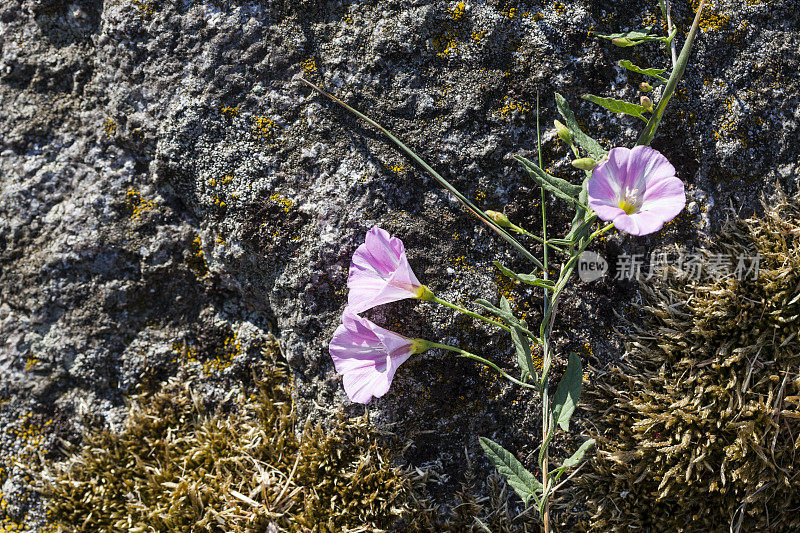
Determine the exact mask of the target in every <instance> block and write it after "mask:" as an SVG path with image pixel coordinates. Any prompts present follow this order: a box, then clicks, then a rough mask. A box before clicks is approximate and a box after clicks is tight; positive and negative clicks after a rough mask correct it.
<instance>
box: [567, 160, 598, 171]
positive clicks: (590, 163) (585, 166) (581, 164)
mask: <svg viewBox="0 0 800 533" xmlns="http://www.w3.org/2000/svg"><path fill="white" fill-rule="evenodd" d="M572 166H573V167H575V168H579V169H581V170H592V169H593V168H594V167H596V166H597V161H595V160H594V159H593V158H591V157H583V158H581V159H575V160H574V161H573V162H572Z"/></svg>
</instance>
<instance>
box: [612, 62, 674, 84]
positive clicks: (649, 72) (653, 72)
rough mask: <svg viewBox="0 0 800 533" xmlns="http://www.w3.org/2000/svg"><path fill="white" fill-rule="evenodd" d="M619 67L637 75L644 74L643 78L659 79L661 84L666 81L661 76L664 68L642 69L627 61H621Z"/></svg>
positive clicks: (664, 70)
mask: <svg viewBox="0 0 800 533" xmlns="http://www.w3.org/2000/svg"><path fill="white" fill-rule="evenodd" d="M619 66H621V67H622V68H626V69H628V70H630V71H631V72H636V73H637V74H644V75H645V76H652V77H653V78H656V79H659V80H661V81H663V82H666V81H667V78H665V77H663V76H662V75H661V74H663V73H665V72H666V71H667V69H665V68H642V67H637V66H636V65H634V64H633V63H631V62H630V61H628V60H627V59H623V60H622V61H620V62H619Z"/></svg>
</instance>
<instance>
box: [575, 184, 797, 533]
mask: <svg viewBox="0 0 800 533" xmlns="http://www.w3.org/2000/svg"><path fill="white" fill-rule="evenodd" d="M711 251H713V252H715V253H726V254H730V255H733V256H734V257H735V256H737V255H738V254H747V255H751V254H754V253H758V254H760V255H761V265H760V273H759V275H758V278H757V279H755V280H752V279H749V280H743V281H737V280H719V281H717V282H713V283H710V284H704V283H689V284H685V282H681V281H680V280H674V278H672V277H671V278H670V279H671V280H672V281H666V282H663V283H662V284H661V285H658V286H655V287H651V288H647V287H645V290H646V292H647V293H648V295H649V298H648V300H649V307H648V308H647V310H648V314H649V316H648V318H647V319H646V321H645V324H644V326H642V328H641V329H640V330H639V333H638V334H637V335H636V336H635V337H633V338H632V340H631V343H630V345H629V353H630V357H629V358H627V359H626V361H624V362H622V363H620V365H619V366H618V367H616V368H612V369H610V370H608V371H607V372H605V373H604V374H603V375H602V376H599V377H598V378H597V379H596V381H595V382H594V386H593V387H591V388H590V389H589V390H588V391H587V401H588V403H590V404H591V408H592V410H593V411H595V412H596V413H598V417H599V418H598V420H597V421H596V422H597V430H596V432H597V434H596V435H594V437H595V438H597V439H598V453H597V454H596V456H595V457H594V458H593V459H592V461H591V463H590V464H589V468H588V469H587V470H586V471H584V473H583V474H582V475H581V476H580V477H579V478H578V479H577V486H576V487H574V490H572V491H571V492H569V493H567V495H565V496H564V499H563V500H562V501H561V506H562V507H568V508H570V509H572V508H574V507H575V506H576V505H579V506H582V507H583V508H584V509H586V512H585V514H584V516H583V520H582V521H581V524H580V526H577V525H575V524H574V523H572V524H571V526H570V527H571V528H572V529H583V530H590V531H630V530H632V529H636V530H637V531H655V532H660V531H729V530H730V529H731V528H732V530H733V531H797V530H800V514H799V513H797V511H796V510H797V509H798V507H800V484H798V483H797V479H796V478H797V470H796V464H797V453H798V448H800V438H798V435H800V413H798V401H797V397H798V394H799V393H800V377H798V358H800V208H798V204H797V201H796V200H795V201H792V202H786V201H785V200H781V201H779V202H777V205H774V206H772V207H770V208H768V209H767V212H766V214H765V216H764V218H763V219H751V220H747V221H743V222H742V221H739V222H736V223H734V224H732V225H730V226H729V227H728V229H727V230H726V231H725V232H724V233H723V234H722V235H721V236H720V237H719V241H718V243H717V244H716V245H715V246H714V247H713V249H712V250H711Z"/></svg>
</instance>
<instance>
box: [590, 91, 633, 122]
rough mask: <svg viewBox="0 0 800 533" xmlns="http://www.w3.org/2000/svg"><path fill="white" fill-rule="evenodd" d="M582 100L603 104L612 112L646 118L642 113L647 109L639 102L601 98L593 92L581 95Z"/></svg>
mask: <svg viewBox="0 0 800 533" xmlns="http://www.w3.org/2000/svg"><path fill="white" fill-rule="evenodd" d="M581 98H583V99H584V100H588V101H590V102H594V103H595V104H597V105H600V106H603V107H605V108H606V109H608V110H609V111H612V112H614V113H623V114H625V115H630V116H632V117H636V118H638V119H641V120H643V121H645V122H647V119H646V118H645V117H644V115H643V113H645V112H646V111H647V109H645V108H644V106H640V105H639V104H632V103H630V102H624V101H622V100H615V99H614V98H602V97H600V96H595V95H593V94H587V95H584V96H582V97H581Z"/></svg>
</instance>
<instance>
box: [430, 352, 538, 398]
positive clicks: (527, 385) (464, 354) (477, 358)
mask: <svg viewBox="0 0 800 533" xmlns="http://www.w3.org/2000/svg"><path fill="white" fill-rule="evenodd" d="M426 342H428V345H429V346H430V347H431V348H441V349H442V350H449V351H451V352H455V353H457V354H459V355H460V356H461V357H466V358H468V359H474V360H475V361H478V362H479V363H483V364H484V365H486V366H488V367H490V368H493V369H494V370H496V371H497V372H499V373H500V374H501V375H502V376H503V377H504V378H506V379H507V380H509V381H510V382H512V383H514V384H516V385H519V386H521V387H525V388H528V389H535V388H536V387H535V386H534V385H531V384H530V383H524V382H522V381H520V380H518V379H517V378H515V377H514V376H512V375H510V374H509V373H508V372H506V371H504V370H503V369H501V368H500V367H499V366H497V365H496V364H494V363H492V362H491V361H489V360H488V359H484V358H483V357H481V356H479V355H475V354H474V353H470V352H468V351H466V350H462V349H461V348H456V347H454V346H448V345H447V344H439V343H437V342H430V341H426Z"/></svg>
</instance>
